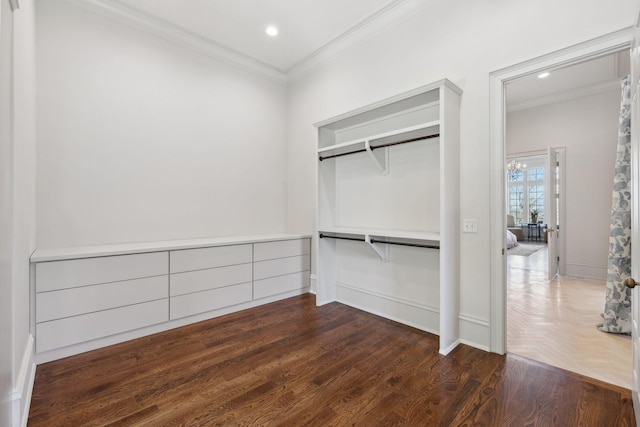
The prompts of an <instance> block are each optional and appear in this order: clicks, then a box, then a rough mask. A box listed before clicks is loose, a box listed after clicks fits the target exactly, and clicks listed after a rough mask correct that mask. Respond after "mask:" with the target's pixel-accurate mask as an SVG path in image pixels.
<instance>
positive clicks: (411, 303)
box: [336, 282, 440, 313]
mask: <svg viewBox="0 0 640 427" xmlns="http://www.w3.org/2000/svg"><path fill="white" fill-rule="evenodd" d="M336 286H340V287H342V288H346V289H350V290H352V291H356V292H362V293H363V294H367V295H371V296H374V297H378V298H382V299H385V300H387V301H391V302H395V303H398V304H404V305H406V306H409V307H415V308H419V309H421V310H427V311H430V312H432V313H440V310H439V309H438V308H437V307H429V306H428V305H424V304H418V303H416V302H414V301H410V300H407V299H404V298H398V297H394V296H391V295H387V294H383V293H380V292H374V291H371V290H369V289H364V288H361V287H359V286H354V285H348V284H346V283H342V282H339V283H336ZM364 311H367V310H364Z"/></svg>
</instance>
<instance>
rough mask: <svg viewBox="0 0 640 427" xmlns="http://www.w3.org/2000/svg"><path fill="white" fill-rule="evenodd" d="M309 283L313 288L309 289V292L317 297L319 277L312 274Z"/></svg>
mask: <svg viewBox="0 0 640 427" xmlns="http://www.w3.org/2000/svg"><path fill="white" fill-rule="evenodd" d="M309 283H310V286H311V288H310V289H309V292H310V293H312V294H314V295H317V289H318V276H316V275H315V274H310V275H309Z"/></svg>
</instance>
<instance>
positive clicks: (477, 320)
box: [458, 313, 490, 328]
mask: <svg viewBox="0 0 640 427" xmlns="http://www.w3.org/2000/svg"><path fill="white" fill-rule="evenodd" d="M458 318H459V319H460V320H461V321H463V322H469V323H474V324H476V325H479V326H484V327H487V328H488V327H489V325H490V323H489V321H488V320H487V319H482V318H480V317H476V316H472V315H470V314H463V313H460V315H459V316H458Z"/></svg>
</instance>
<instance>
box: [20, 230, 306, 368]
mask: <svg viewBox="0 0 640 427" xmlns="http://www.w3.org/2000/svg"><path fill="white" fill-rule="evenodd" d="M309 237H310V236H305V235H297V234H278V235H268V236H245V237H240V238H217V239H199V240H185V241H172V242H157V243H149V244H129V245H111V246H93V247H86V248H69V249H47V250H36V251H35V252H34V254H33V255H32V257H31V263H32V267H31V271H32V297H33V298H32V301H33V304H32V330H33V332H34V335H35V343H36V361H37V362H38V363H43V362H46V361H50V360H54V359H58V358H61V357H66V356H70V355H72V354H77V353H81V352H84V351H87V350H92V349H95V348H99V347H103V346H106V345H110V344H114V343H117V342H122V341H126V340H128V339H132V338H137V337H140V336H144V335H149V334H152V333H155V332H160V331H163V330H167V329H171V328H174V327H178V326H183V325H186V324H189V323H193V322H197V321H201V320H205V319H209V318H212V317H216V316H220V315H222V314H227V313H231V312H234V311H238V310H242V309H245V308H250V307H255V306H257V305H261V304H265V303H268V302H272V301H276V300H279V299H283V298H287V297H290V296H294V295H299V294H301V293H306V292H308V291H309V273H310V264H311V263H310V257H311V244H310V238H309Z"/></svg>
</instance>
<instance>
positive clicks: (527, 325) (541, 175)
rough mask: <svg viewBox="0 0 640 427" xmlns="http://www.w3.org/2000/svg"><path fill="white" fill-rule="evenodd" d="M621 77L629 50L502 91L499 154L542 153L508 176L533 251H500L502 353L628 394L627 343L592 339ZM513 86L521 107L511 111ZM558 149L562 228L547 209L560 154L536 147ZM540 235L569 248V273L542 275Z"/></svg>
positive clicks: (545, 255)
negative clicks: (563, 162)
mask: <svg viewBox="0 0 640 427" xmlns="http://www.w3.org/2000/svg"><path fill="white" fill-rule="evenodd" d="M628 73H629V52H628V51H626V52H624V51H622V52H617V53H611V54H609V55H604V56H601V57H599V58H596V59H591V60H588V61H584V62H581V63H579V64H576V65H571V66H568V67H565V68H562V69H558V70H554V71H553V72H551V73H545V74H543V75H544V76H546V77H545V79H540V78H538V77H537V76H531V77H528V78H521V79H519V80H516V81H514V82H511V83H509V84H507V87H506V93H507V114H506V122H505V123H506V129H507V133H506V152H507V155H509V154H510V153H511V152H512V150H513V148H514V147H517V148H518V149H520V150H521V149H522V148H526V149H530V150H531V152H533V151H534V150H533V149H535V148H537V149H539V152H541V153H545V152H548V154H543V155H538V156H526V157H522V156H521V157H519V163H520V164H523V165H524V164H525V163H524V161H525V160H526V167H522V171H521V172H520V173H519V174H517V175H514V174H513V173H510V172H508V173H507V189H508V190H507V201H508V203H507V204H508V206H509V212H511V213H513V214H514V215H516V216H520V217H521V218H522V219H521V221H522V222H524V223H528V228H529V232H528V236H527V237H528V241H527V247H531V248H533V249H534V250H536V251H535V253H533V254H531V255H528V254H527V253H526V252H525V253H524V254H522V253H513V254H510V252H512V251H513V250H508V251H507V351H508V352H510V353H514V354H518V355H520V356H525V357H528V358H531V359H534V360H538V361H541V362H544V363H547V364H550V365H553V366H557V367H561V368H564V369H568V370H571V371H574V372H577V373H580V374H582V375H586V376H590V377H594V378H597V379H600V380H603V381H606V382H609V383H613V384H616V385H619V386H623V387H626V388H630V385H631V378H630V375H628V372H626V371H621V370H620V369H619V366H625V365H628V363H630V362H631V347H630V339H629V337H626V336H624V337H623V336H611V335H610V334H605V333H602V332H599V331H597V330H595V325H596V324H597V323H599V321H600V317H599V314H600V313H602V308H603V304H604V294H605V285H606V276H607V257H608V243H609V235H608V234H609V225H610V221H611V220H610V206H611V190H612V183H613V165H614V164H615V157H616V149H617V125H618V114H619V104H620V80H621V79H622V78H623V77H626V75H628ZM547 86H549V87H547ZM527 87H533V88H535V91H534V92H535V96H536V98H533V99H528V100H522V94H523V93H525V92H526V90H527ZM512 88H513V89H514V92H515V93H518V94H520V98H519V102H520V104H521V105H522V104H524V106H521V107H519V108H513V107H512V105H513V103H512V102H510V101H511V98H512V97H511V96H510V92H511V90H512ZM545 91H547V92H546V93H545ZM541 93H543V95H540V94H541ZM560 143H564V144H566V145H567V150H568V151H569V152H570V153H571V155H570V157H569V159H568V163H569V165H571V167H570V170H569V175H568V176H567V177H566V178H565V179H564V180H561V182H566V186H565V190H564V191H563V192H562V200H564V199H569V200H570V203H569V207H568V209H567V210H566V216H567V217H568V222H567V227H565V226H564V225H562V226H559V223H558V222H557V220H556V218H557V215H556V212H555V208H553V209H552V207H551V206H556V204H555V203H550V201H551V199H553V198H554V197H553V196H555V199H554V200H553V201H555V200H558V197H559V196H560V191H558V190H557V188H555V189H552V188H549V187H551V186H552V184H551V182H552V181H555V180H554V179H552V178H551V177H552V176H553V175H554V174H552V173H551V172H554V173H555V169H554V166H553V165H557V163H558V162H557V161H550V160H553V159H552V157H553V156H557V151H558V150H556V149H548V150H545V149H544V148H545V147H544V146H545V145H551V146H556V145H558V144H560ZM536 144H537V146H536ZM547 169H548V170H547ZM549 217H552V218H549ZM536 223H537V224H536ZM523 228H524V227H523ZM540 228H543V229H544V230H547V229H548V228H549V229H551V228H554V229H558V231H559V233H558V234H559V235H561V236H562V239H561V241H562V242H563V243H564V245H565V247H568V248H569V250H568V254H567V256H565V255H564V254H563V256H562V259H563V261H564V264H565V265H566V266H568V267H569V272H570V274H569V275H560V276H559V277H556V278H553V277H554V276H555V272H549V273H551V274H547V273H548V271H547V270H548V266H549V265H551V261H550V260H551V259H552V258H553V257H555V256H556V255H555V254H552V253H551V248H552V247H553V248H555V245H549V246H548V247H547V245H546V237H547V233H545V239H544V241H542V239H540ZM532 231H533V232H534V235H533V237H532ZM536 231H537V233H535V232H536ZM556 235H557V234H555V235H553V237H554V238H555V236H556ZM531 240H533V241H531ZM554 240H555V239H554ZM521 246H525V245H524V244H523V245H521ZM514 250H516V251H517V250H518V249H517V248H514ZM554 259H557V258H554ZM547 260H549V262H547ZM554 265H555V264H554ZM552 278H553V279H552ZM603 360H608V361H609V362H611V361H612V360H615V361H616V363H613V364H612V363H603Z"/></svg>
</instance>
